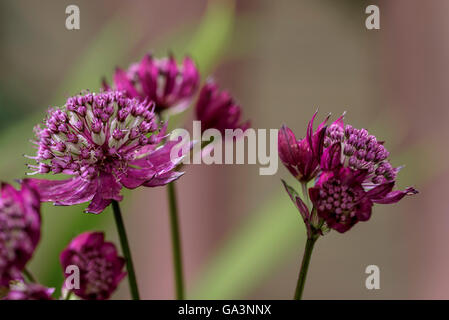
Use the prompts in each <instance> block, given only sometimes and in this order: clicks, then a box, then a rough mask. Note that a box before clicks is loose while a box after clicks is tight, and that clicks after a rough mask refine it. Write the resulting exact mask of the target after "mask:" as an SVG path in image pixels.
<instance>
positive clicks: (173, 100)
mask: <svg viewBox="0 0 449 320" xmlns="http://www.w3.org/2000/svg"><path fill="white" fill-rule="evenodd" d="M113 80H114V86H113V87H112V88H111V86H109V85H108V84H106V83H104V85H103V87H104V88H105V89H106V90H121V91H123V92H125V94H126V95H127V96H128V97H130V98H137V99H139V100H140V101H144V100H148V101H153V102H154V103H155V105H156V109H155V111H156V113H157V114H160V113H161V112H163V111H166V110H170V112H171V113H176V112H180V111H182V110H184V109H185V108H186V107H188V105H189V103H190V102H191V100H192V99H193V97H194V95H195V94H196V93H197V91H198V90H197V89H198V87H199V82H200V77H199V71H198V69H197V68H196V66H195V64H194V62H193V61H192V59H191V58H189V57H185V58H184V61H183V63H182V65H177V63H176V61H175V59H174V57H173V56H170V57H168V58H162V59H155V58H153V57H152V56H151V55H146V56H145V57H144V58H143V59H142V61H141V62H139V63H134V64H131V66H130V67H129V68H128V70H127V71H124V70H122V69H120V68H118V69H117V70H116V72H115V74H114V79H113ZM241 110H242V109H241V107H240V105H239V104H238V103H236V102H235V100H234V99H233V98H232V96H231V95H230V94H229V92H227V91H221V92H220V90H219V88H218V85H217V83H216V82H215V81H213V80H212V79H209V80H208V81H206V83H205V84H204V85H203V87H202V88H201V90H199V95H198V100H197V102H196V104H195V117H196V119H197V120H200V121H201V124H202V126H201V129H202V131H204V130H207V129H210V128H214V129H217V130H219V131H221V132H224V130H225V129H238V128H240V129H242V130H243V131H244V130H246V129H247V128H249V126H250V123H249V122H248V121H247V122H245V123H241Z"/></svg>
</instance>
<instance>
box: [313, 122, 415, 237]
mask: <svg viewBox="0 0 449 320" xmlns="http://www.w3.org/2000/svg"><path fill="white" fill-rule="evenodd" d="M340 129H341V128H338V129H336V128H334V127H332V126H330V127H329V128H328V130H327V134H326V135H327V139H329V140H330V143H331V144H330V146H329V147H328V148H327V149H326V150H325V151H324V153H323V156H322V159H321V170H322V172H321V173H320V175H319V178H318V181H317V182H316V184H315V186H314V187H313V188H311V189H310V190H309V195H310V199H311V200H312V203H313V205H314V207H315V209H316V210H317V213H318V216H319V217H320V218H322V219H324V221H325V222H326V224H327V226H328V227H330V228H332V229H335V230H337V231H338V232H342V233H343V232H346V231H348V230H349V229H351V228H352V227H353V226H354V225H355V224H356V223H357V222H359V221H367V220H368V219H369V218H370V217H371V210H372V206H373V204H374V203H383V204H390V203H395V202H398V201H399V200H401V199H402V198H403V197H404V196H406V195H413V194H416V193H417V191H416V190H415V189H414V188H412V187H409V188H407V189H406V190H404V191H400V190H395V191H393V187H394V185H395V178H396V173H397V171H398V169H394V168H392V166H391V165H390V163H389V162H388V161H387V160H386V158H387V157H388V152H387V151H386V149H385V148H384V147H383V143H379V142H377V139H376V138H375V137H374V136H371V135H369V134H368V132H367V131H366V130H364V129H361V130H357V129H353V128H352V127H351V126H346V128H345V133H344V134H343V131H342V130H340ZM325 145H329V143H325ZM362 155H363V156H362Z"/></svg>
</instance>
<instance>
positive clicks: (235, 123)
mask: <svg viewBox="0 0 449 320" xmlns="http://www.w3.org/2000/svg"><path fill="white" fill-rule="evenodd" d="M195 113H196V118H197V119H198V120H200V121H201V130H202V131H204V130H207V129H210V128H214V129H217V130H219V131H220V132H221V133H224V132H225V130H226V129H242V130H243V131H245V130H246V129H248V128H249V126H250V123H249V121H247V122H245V123H242V122H241V119H240V118H241V108H240V106H239V105H238V104H237V103H236V102H235V101H234V99H233V98H232V97H231V95H230V94H229V92H227V91H220V90H219V88H218V86H217V84H216V83H215V82H213V81H211V80H209V81H208V82H207V83H206V84H205V85H204V86H203V88H202V89H201V92H200V95H199V98H198V101H197V103H196V109H195Z"/></svg>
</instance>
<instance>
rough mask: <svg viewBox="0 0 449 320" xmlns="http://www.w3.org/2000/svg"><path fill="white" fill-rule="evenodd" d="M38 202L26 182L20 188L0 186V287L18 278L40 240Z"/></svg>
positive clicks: (37, 197)
mask: <svg viewBox="0 0 449 320" xmlns="http://www.w3.org/2000/svg"><path fill="white" fill-rule="evenodd" d="M40 227H41V217H40V202H39V196H38V194H37V192H36V191H35V190H34V188H33V187H32V186H30V184H29V181H27V180H24V181H23V183H22V189H21V190H19V191H18V190H16V189H14V188H13V187H12V186H11V185H9V184H5V183H2V184H1V189H0V287H3V286H4V287H7V286H8V285H9V282H10V281H11V280H19V279H22V274H21V272H22V270H23V269H24V267H25V265H26V263H27V262H28V261H29V260H30V259H31V257H32V255H33V252H34V250H35V249H36V246H37V244H38V242H39V239H40V235H41V232H40Z"/></svg>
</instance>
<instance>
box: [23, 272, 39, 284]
mask: <svg viewBox="0 0 449 320" xmlns="http://www.w3.org/2000/svg"><path fill="white" fill-rule="evenodd" d="M22 273H23V275H24V276H25V278H27V280H28V281H29V282H32V283H35V282H36V278H35V277H34V276H33V274H32V273H31V272H30V270H28V269H27V268H25V269H23V271H22Z"/></svg>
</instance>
